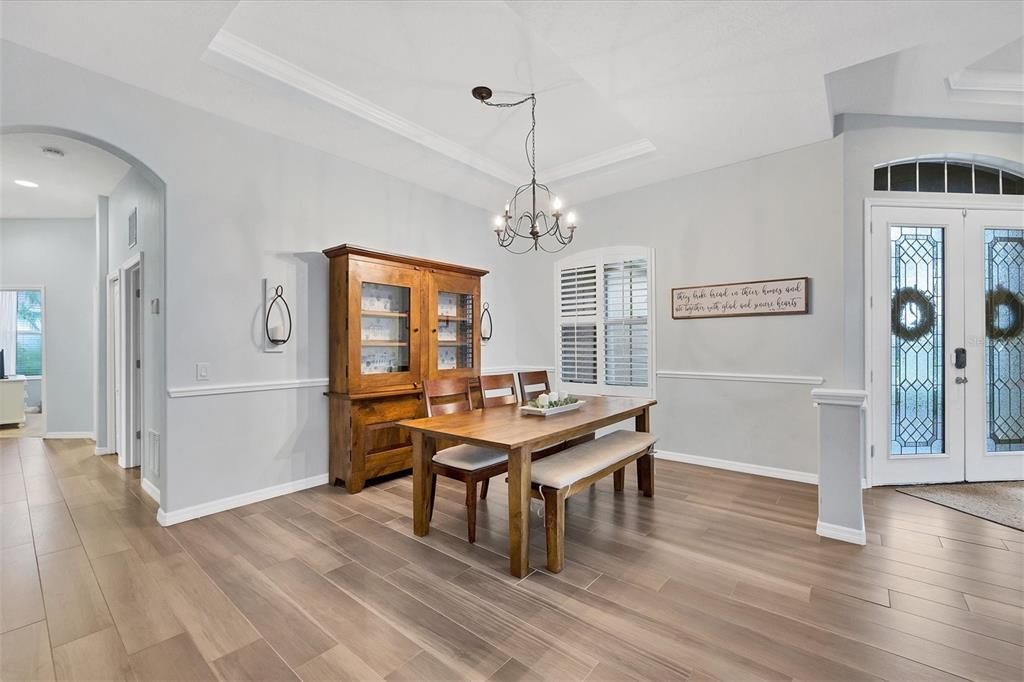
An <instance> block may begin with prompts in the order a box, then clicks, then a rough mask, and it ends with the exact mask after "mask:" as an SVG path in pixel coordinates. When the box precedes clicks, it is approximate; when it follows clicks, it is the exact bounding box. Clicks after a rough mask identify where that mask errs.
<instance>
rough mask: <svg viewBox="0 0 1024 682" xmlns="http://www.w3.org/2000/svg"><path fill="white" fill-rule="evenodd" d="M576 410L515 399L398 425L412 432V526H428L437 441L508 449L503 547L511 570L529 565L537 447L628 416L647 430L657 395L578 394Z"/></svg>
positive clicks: (419, 531)
mask: <svg viewBox="0 0 1024 682" xmlns="http://www.w3.org/2000/svg"><path fill="white" fill-rule="evenodd" d="M581 400H584V401H586V402H585V403H584V405H582V406H581V407H580V408H579V409H578V410H573V411H572V412H564V413H562V414H557V415H552V416H549V417H541V416H535V415H526V414H523V413H521V412H520V411H519V407H518V406H516V405H510V406H507V407H492V408H488V409H481V410H472V411H469V412H459V413H455V414H445V415H438V416H436V417H426V418H424V419H408V420H404V421H401V422H399V423H398V424H399V426H401V427H402V428H405V429H408V430H409V431H410V433H411V435H412V448H413V454H412V470H413V532H415V533H416V535H420V536H423V535H426V534H427V533H429V532H430V518H429V511H428V504H429V498H430V462H431V459H432V458H433V456H434V454H435V453H436V452H437V443H438V441H446V442H450V443H452V444H458V443H469V444H471V445H479V446H482V447H486V448H493V449H495V450H504V451H506V452H508V544H509V547H508V550H509V564H510V569H511V573H512V575H514V576H516V577H518V578H522V577H525V576H526V574H527V573H529V571H530V463H531V455H532V453H533V452H534V451H536V450H541V449H543V448H546V447H549V446H552V445H557V444H558V443H563V442H565V441H568V440H571V439H573V438H578V437H580V436H584V435H586V434H590V433H594V432H595V431H597V430H598V429H601V428H603V427H606V426H610V425H612V424H616V423H618V422H621V421H625V420H627V419H630V418H633V419H635V424H636V427H635V428H636V430H637V431H650V423H651V421H650V410H651V407H652V406H654V405H655V404H656V403H657V401H655V400H649V399H646V398H613V397H603V396H596V397H595V396H587V397H581Z"/></svg>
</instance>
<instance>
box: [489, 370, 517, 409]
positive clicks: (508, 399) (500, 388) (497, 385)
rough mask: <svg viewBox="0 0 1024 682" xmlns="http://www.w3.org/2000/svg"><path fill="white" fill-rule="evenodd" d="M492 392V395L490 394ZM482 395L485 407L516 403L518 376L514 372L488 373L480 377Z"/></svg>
mask: <svg viewBox="0 0 1024 682" xmlns="http://www.w3.org/2000/svg"><path fill="white" fill-rule="evenodd" d="M488 393H490V394H491V395H488ZM480 395H481V397H482V398H483V400H484V408H485V409H486V408H488V407H501V406H502V405H515V404H516V403H518V402H519V398H518V397H516V378H515V376H513V375H512V374H487V375H484V376H481V377H480Z"/></svg>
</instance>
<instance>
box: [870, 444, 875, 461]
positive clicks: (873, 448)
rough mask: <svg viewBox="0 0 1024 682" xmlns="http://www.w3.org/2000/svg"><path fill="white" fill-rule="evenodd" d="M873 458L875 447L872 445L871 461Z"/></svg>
mask: <svg viewBox="0 0 1024 682" xmlns="http://www.w3.org/2000/svg"><path fill="white" fill-rule="evenodd" d="M874 458H875V446H874V445H872V446H871V459H874Z"/></svg>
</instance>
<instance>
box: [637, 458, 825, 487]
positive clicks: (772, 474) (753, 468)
mask: <svg viewBox="0 0 1024 682" xmlns="http://www.w3.org/2000/svg"><path fill="white" fill-rule="evenodd" d="M654 456H655V457H656V458H658V459H664V460H668V461H670V462H683V463H685V464H696V465H697V466H702V467H712V468H714V469H725V470H727V471H738V472H740V473H744V474H754V475H755V476H767V477H768V478H781V479H783V480H786V481H796V482H798V483H810V484H811V485H818V474H811V473H808V472H806V471H794V470H793V469H780V468H778V467H768V466H763V465H761V464H750V463H748V462H735V461H733V460H729V459H717V458H715V457H701V456H700V455H687V454H683V453H682V452H671V451H669V450H655V451H654Z"/></svg>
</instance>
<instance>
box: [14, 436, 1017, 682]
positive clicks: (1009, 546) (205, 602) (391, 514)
mask: <svg viewBox="0 0 1024 682" xmlns="http://www.w3.org/2000/svg"><path fill="white" fill-rule="evenodd" d="M137 476H138V474H137V473H136V472H130V471H129V472H124V471H122V470H120V469H119V468H118V467H117V465H116V461H114V458H113V457H97V456H95V455H93V454H92V444H91V443H89V442H86V441H46V442H44V441H41V440H38V439H20V440H18V439H10V440H4V441H0V514H2V516H0V522H2V526H0V527H2V531H0V532H2V536H0V538H2V562H0V578H2V580H0V627H2V634H0V662H2V671H0V676H2V677H3V679H5V680H6V679H11V680H18V679H49V678H54V677H58V678H70V679H90V680H101V679H102V680H107V679H121V678H133V679H161V680H165V679H188V680H196V679H217V678H220V679H226V680H234V679H239V680H241V679H260V680H278V679H281V680H283V679H296V678H301V679H303V680H320V679H344V680H380V679H387V680H426V679H437V680H441V679H443V680H449V679H495V680H516V679H528V680H535V679H544V678H548V679H555V680H571V679H577V680H582V679H587V680H630V679H656V680H667V679H685V678H695V679H710V678H718V679H724V680H738V679H753V678H770V679H795V678H799V679H803V680H812V679H813V680H826V679H827V680H837V679H866V678H873V679H878V678H885V679H928V680H935V679H953V678H970V679H984V680H989V679H1006V680H1020V679H1021V678H1022V662H1024V650H1022V645H1024V623H1022V620H1024V610H1022V599H1024V596H1022V588H1024V585H1022V577H1024V572H1022V564H1024V534H1022V533H1020V532H1017V531H1014V530H1011V529H1007V528H1004V527H1002V526H998V525H995V524H992V523H989V522H986V521H982V520H980V519H976V518H973V517H970V516H967V515H964V514H961V513H959V512H956V511H952V510H950V509H946V508H944V507H939V506H936V505H933V504H931V503H929V502H925V501H923V500H918V499H914V498H911V497H907V496H904V495H901V494H899V493H896V492H895V491H892V490H886V489H879V490H872V491H869V492H868V493H867V494H866V510H867V523H868V533H869V544H868V545H867V546H866V547H854V546H851V545H846V544H843V543H838V542H832V541H828V540H822V539H820V538H818V537H817V536H816V535H815V533H814V524H815V516H816V497H815V496H816V491H815V489H814V488H813V487H811V486H808V485H802V484H797V483H790V482H785V481H777V480H772V479H766V478H757V477H753V476H748V475H743V474H735V473H730V472H724V471H718V470H713V469H704V468H700V467H693V466H686V465H681V464H674V463H668V462H658V464H657V496H656V497H655V498H654V499H644V498H642V497H638V496H637V495H636V493H635V492H633V491H635V481H634V480H629V481H628V485H627V492H626V493H625V494H620V495H616V494H614V493H613V492H612V490H611V481H610V480H609V481H606V482H603V483H602V484H599V485H598V486H597V487H596V488H595V489H594V490H593V491H592V492H590V493H587V494H582V495H579V496H576V497H574V498H573V499H572V500H571V501H570V503H569V515H568V519H569V523H568V527H567V529H566V537H567V540H568V545H567V550H566V557H567V566H566V569H565V571H564V572H563V573H561V574H560V575H558V576H552V575H549V574H547V573H545V572H543V571H534V572H533V573H532V574H530V575H529V576H528V577H527V578H525V579H523V580H515V579H513V578H511V577H510V576H508V574H507V572H506V570H507V560H506V558H505V556H504V554H503V553H504V551H505V546H506V544H505V543H506V537H505V532H506V507H505V504H504V495H505V490H504V486H503V485H502V484H500V482H499V480H498V479H495V481H494V485H493V486H492V490H491V494H490V495H489V497H488V499H487V500H486V501H485V502H483V503H482V504H481V509H480V520H479V522H480V529H479V532H478V537H479V541H478V543H477V544H476V545H475V546H471V545H469V544H468V543H466V542H465V540H464V539H463V538H464V537H465V525H464V518H465V517H464V509H463V505H462V496H463V493H462V491H461V490H460V489H458V488H456V487H451V486H449V485H447V484H445V483H443V484H442V486H441V488H440V490H439V497H438V500H437V506H436V511H435V517H434V524H433V528H432V531H431V533H430V535H429V536H428V537H426V538H422V539H419V538H415V537H414V536H413V535H412V531H411V525H412V524H411V519H410V509H411V501H410V500H411V496H412V488H411V484H410V481H409V479H408V478H405V479H397V480H392V481H389V482H386V483H383V484H381V485H378V486H374V487H370V488H368V489H366V490H365V491H363V492H362V493H360V494H359V495H357V496H349V495H347V494H345V492H344V491H343V490H342V489H332V488H326V487H323V488H317V489H312V490H308V491H304V492H301V493H296V494H293V495H288V496H286V497H280V498H276V499H273V500H268V501H266V502H261V503H257V504H253V505H250V506H248V507H245V508H241V509H235V510H233V511H230V512H224V513H221V514H216V515H214V516H209V517H206V518H203V519H198V520H195V521H191V522H188V523H183V524H180V525H178V526H174V527H172V528H168V529H165V528H161V527H160V526H158V525H157V524H156V522H155V520H154V508H153V504H152V503H151V502H150V501H149V499H148V498H147V497H146V496H145V495H144V494H143V493H142V491H141V490H140V487H139V483H138V479H137ZM534 522H535V526H536V531H535V532H534V533H533V535H532V537H533V538H534V545H535V546H534V551H533V554H532V563H533V564H534V565H536V566H540V565H543V558H544V554H543V547H542V542H543V533H542V532H541V520H540V518H539V517H535V518H534Z"/></svg>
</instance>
